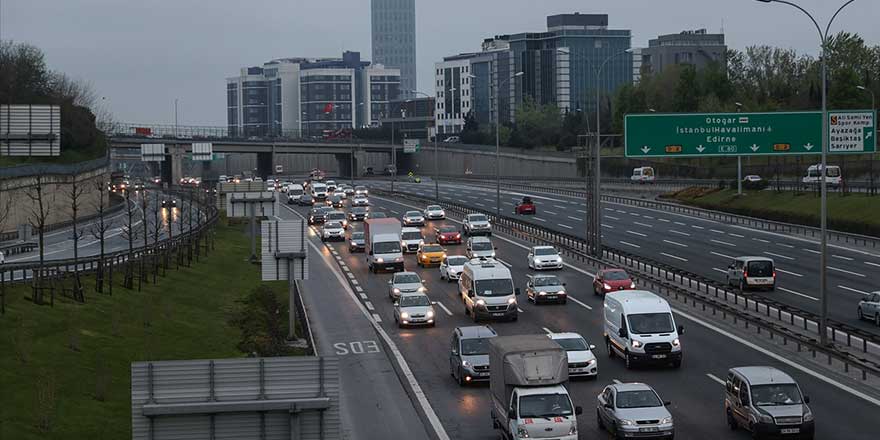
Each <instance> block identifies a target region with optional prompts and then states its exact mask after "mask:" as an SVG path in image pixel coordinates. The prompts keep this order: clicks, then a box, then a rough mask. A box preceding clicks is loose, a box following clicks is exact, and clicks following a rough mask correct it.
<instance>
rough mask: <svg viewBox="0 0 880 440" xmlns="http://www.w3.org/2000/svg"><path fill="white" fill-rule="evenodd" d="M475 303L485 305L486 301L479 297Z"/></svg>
mask: <svg viewBox="0 0 880 440" xmlns="http://www.w3.org/2000/svg"><path fill="white" fill-rule="evenodd" d="M476 304H477V305H478V306H485V305H486V301H483V300H481V299H478V300H477V303H476Z"/></svg>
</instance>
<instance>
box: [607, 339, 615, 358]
mask: <svg viewBox="0 0 880 440" xmlns="http://www.w3.org/2000/svg"><path fill="white" fill-rule="evenodd" d="M605 350H607V351H608V357H609V358H613V357H614V349H612V348H611V340H610V339H608V338H605Z"/></svg>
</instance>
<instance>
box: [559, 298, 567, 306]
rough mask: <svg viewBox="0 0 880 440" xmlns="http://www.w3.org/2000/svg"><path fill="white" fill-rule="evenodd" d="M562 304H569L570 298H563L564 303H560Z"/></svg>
mask: <svg viewBox="0 0 880 440" xmlns="http://www.w3.org/2000/svg"><path fill="white" fill-rule="evenodd" d="M560 303H561V304H562V305H565V304H567V303H568V298H562V301H560Z"/></svg>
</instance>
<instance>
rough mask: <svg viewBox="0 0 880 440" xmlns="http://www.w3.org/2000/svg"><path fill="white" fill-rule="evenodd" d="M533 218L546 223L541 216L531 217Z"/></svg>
mask: <svg viewBox="0 0 880 440" xmlns="http://www.w3.org/2000/svg"><path fill="white" fill-rule="evenodd" d="M533 218H534V219H535V220H537V221H539V222H544V223H547V220H544V219H542V218H541V217H533Z"/></svg>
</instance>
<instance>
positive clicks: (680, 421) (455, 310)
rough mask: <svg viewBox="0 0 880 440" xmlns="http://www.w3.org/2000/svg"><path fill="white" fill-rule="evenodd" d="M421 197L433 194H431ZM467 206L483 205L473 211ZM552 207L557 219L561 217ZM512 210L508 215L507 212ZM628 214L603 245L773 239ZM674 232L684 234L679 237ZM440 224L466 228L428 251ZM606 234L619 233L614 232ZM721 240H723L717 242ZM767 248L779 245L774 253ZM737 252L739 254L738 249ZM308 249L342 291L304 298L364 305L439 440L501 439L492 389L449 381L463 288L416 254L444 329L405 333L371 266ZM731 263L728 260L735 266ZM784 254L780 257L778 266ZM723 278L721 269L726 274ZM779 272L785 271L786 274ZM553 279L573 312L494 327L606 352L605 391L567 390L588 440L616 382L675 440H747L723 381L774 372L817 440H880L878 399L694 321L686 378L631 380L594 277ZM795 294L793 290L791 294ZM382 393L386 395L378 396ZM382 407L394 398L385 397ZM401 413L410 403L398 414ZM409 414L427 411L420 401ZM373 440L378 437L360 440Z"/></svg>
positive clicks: (334, 320) (637, 375)
mask: <svg viewBox="0 0 880 440" xmlns="http://www.w3.org/2000/svg"><path fill="white" fill-rule="evenodd" d="M458 188H459V187H456V186H444V192H446V191H449V192H450V193H451V194H452V196H454V197H457V198H458V199H459V200H473V201H474V205H476V206H479V203H482V204H483V205H485V206H487V207H488V206H491V205H490V201H489V200H487V199H489V198H492V197H493V195H490V194H488V193H485V192H484V191H481V190H478V189H475V188H467V189H462V190H461V192H460V193H459V194H458V195H456V192H455V191H458ZM425 189H426V190H427V188H425ZM471 196H475V197H477V198H476V199H470V197H471ZM513 196H515V194H507V197H506V200H505V201H507V202H509V201H511V200H510V199H511V198H512V197H513ZM492 200H494V199H492ZM539 201H540V203H541V205H543V209H542V212H541V213H540V214H539V215H538V216H536V217H535V219H534V221H539V222H540V221H541V220H537V219H538V218H541V219H543V221H545V222H547V223H550V221H551V219H554V218H555V217H553V214H549V215H548V214H547V213H546V210H551V211H555V210H558V211H560V212H561V211H562V210H563V209H567V210H573V211H574V212H577V210H578V209H582V208H580V207H578V206H573V205H574V204H572V203H566V202H565V201H564V199H557V198H554V199H549V198H548V199H539ZM371 203H372V209H373V210H381V211H384V212H386V213H387V214H388V215H389V216H393V217H398V218H399V217H400V216H401V215H402V214H403V213H404V212H405V211H407V210H412V209H420V208H423V206H415V205H413V204H412V203H410V202H403V201H396V200H391V199H382V198H379V197H375V196H373V197H371ZM554 205H558V206H559V207H556V208H555V209H554V207H553V206H554ZM505 206H507V207H508V208H512V207H511V206H508V205H505ZM560 207H561V208H560ZM621 210H622V211H625V213H617V212H616V211H615V214H618V215H615V217H618V218H621V219H623V218H625V217H623V216H624V215H627V216H630V212H635V213H636V214H639V217H638V218H636V216H630V217H634V218H633V219H627V221H626V222H624V221H623V220H621V223H619V224H616V225H612V226H614V230H617V229H618V227H619V228H620V229H621V231H620V232H619V233H618V235H610V234H609V235H606V240H615V241H620V240H623V241H628V242H631V243H632V244H634V245H640V246H642V245H641V244H639V243H637V242H636V241H639V240H634V239H630V240H627V238H630V237H628V236H627V235H633V234H629V233H627V232H626V230H632V231H633V232H640V231H641V230H640V229H636V228H635V226H633V225H636V223H635V222H639V223H644V224H651V227H645V228H647V229H650V230H652V231H656V230H660V229H665V230H670V229H675V230H679V229H680V231H679V232H685V233H688V234H691V235H690V236H685V235H682V236H681V237H683V238H680V239H679V240H674V239H671V240H673V241H677V242H680V243H681V244H687V245H688V247H687V248H685V247H682V246H677V247H682V249H690V248H691V247H694V248H696V247H697V246H696V245H695V244H696V241H697V240H698V238H689V237H696V236H697V234H694V233H693V232H695V231H700V229H699V228H692V227H691V226H694V225H696V226H702V227H704V228H705V232H704V233H703V234H704V235H700V237H713V238H715V239H717V240H719V241H729V240H731V238H730V237H733V238H737V239H739V240H744V239H751V238H755V237H757V238H761V239H767V238H766V237H763V236H757V235H754V234H750V233H746V232H744V231H739V230H733V229H729V228H728V229H729V230H725V229H723V228H722V227H717V225H713V226H709V225H703V224H700V223H697V222H696V220H688V221H687V222H685V221H683V220H681V219H679V218H675V217H672V216H668V215H664V216H661V215H660V214H659V213H647V215H648V216H651V217H654V218H653V219H651V218H647V219H646V218H644V215H645V214H646V212H640V211H634V210H631V209H629V208H622V209H621ZM306 212H307V211H306V209H305V208H299V207H296V208H291V207H285V208H283V209H282V210H281V217H282V218H285V219H299V218H301V216H302V215H305V213H306ZM557 215H559V214H557ZM565 217H567V216H565ZM565 217H561V218H565ZM571 217H572V219H569V220H561V219H560V220H554V221H555V222H556V223H558V224H559V225H566V226H569V227H571V228H572V229H574V228H576V227H577V225H578V223H577V220H575V218H576V214H575V215H572V216H571ZM659 218H665V219H667V220H669V224H668V225H666V224H665V223H666V222H662V221H659V220H658V219H659ZM645 220H647V221H645ZM651 220H654V222H650V221H651ZM675 222H680V223H684V224H683V225H681V224H677V223H675ZM654 223H656V224H654ZM438 224H452V225H455V226H459V225H458V224H457V222H455V221H454V220H446V221H442V222H432V223H430V224H429V225H428V226H427V227H425V228H424V234H425V236H426V237H427V239H428V240H431V238H432V237H433V233H432V232H431V231H432V227H433V226H435V225H438ZM581 224H582V223H581ZM661 225H664V226H661ZM636 226H637V225H636ZM354 227H355V228H358V227H359V226H357V225H355V226H354ZM560 227H563V226H560ZM686 228H689V229H686ZM710 228H711V229H718V230H719V231H721V230H724V231H725V234H728V232H733V233H735V234H739V235H742V236H743V237H735V236H725V237H721V233H716V232H713V231H711V230H710ZM624 229H626V230H624ZM609 231H611V230H610V229H609ZM651 234H653V233H651ZM708 234H713V235H708ZM714 234H717V237H716V236H715V235H714ZM645 235H646V237H641V236H637V235H636V236H635V237H636V238H637V239H641V243H644V242H646V241H649V240H650V239H649V237H650V236H651V235H649V234H648V233H646V234H645ZM653 240H657V241H660V240H662V239H659V238H654V239H653ZM780 240H782V238H780ZM493 241H494V243H495V245H496V246H497V247H498V250H497V252H498V258H499V259H500V260H501V261H502V262H503V263H504V264H506V265H508V266H509V267H510V269H511V273H512V274H513V277H514V282H515V283H516V285H517V286H519V287H523V286H524V284H525V279H526V275H527V274H529V273H530V272H531V271H530V270H529V269H528V267H527V264H526V254H527V246H528V245H527V244H526V243H523V242H519V241H517V240H515V239H512V238H509V237H505V236H503V235H496V236H495V237H494V238H493ZM768 241H769V239H768ZM661 242H662V241H661ZM759 243H761V242H759ZM771 243H773V242H772V241H771ZM734 244H739V242H737V243H734ZM762 244H768V243H762ZM692 245H694V246H692ZM799 245H800V246H803V247H804V248H806V247H807V244H804V243H800V244H799ZM312 246H313V248H314V249H315V250H320V253H321V254H322V256H323V257H324V258H323V259H322V260H321V263H322V264H318V265H315V266H313V269H312V277H313V278H315V279H318V280H331V281H332V280H334V279H335V280H337V281H338V284H336V285H334V286H333V287H335V288H332V287H331V288H327V285H326V284H324V285H322V287H320V289H321V290H314V291H308V290H307V291H306V293H305V294H304V295H305V296H306V297H307V298H308V297H309V296H313V297H314V296H319V297H320V298H321V301H325V302H326V301H331V302H336V303H338V305H339V307H341V308H345V307H348V306H350V305H351V304H350V303H352V302H357V303H358V307H360V308H362V309H363V310H366V312H365V313H366V314H367V315H369V316H371V319H372V320H374V321H375V322H377V323H378V326H379V329H380V331H381V333H383V334H387V335H389V336H390V340H391V341H392V342H393V344H394V347H396V348H397V349H399V353H400V355H401V356H402V358H403V359H402V361H403V362H405V363H406V365H407V366H408V367H409V369H410V370H411V371H412V373H413V377H412V379H413V380H415V381H417V383H418V385H419V386H420V389H421V390H422V391H423V392H424V394H423V396H424V397H425V398H426V400H427V404H428V405H429V407H430V410H431V411H432V412H434V413H436V415H437V417H438V420H439V422H440V424H441V425H442V428H443V430H444V431H445V432H446V433H447V435H448V436H449V438H454V439H495V438H497V433H496V432H494V431H493V430H492V424H491V420H490V418H489V406H490V397H489V391H488V388H487V387H485V386H473V387H466V388H460V387H459V386H458V384H457V383H456V382H455V381H454V380H453V379H452V377H451V376H450V369H449V351H450V347H449V343H450V338H451V335H452V330H453V329H454V328H455V327H457V326H469V325H473V321H472V320H471V319H470V318H469V317H468V316H466V315H464V313H463V306H462V303H461V300H460V299H459V296H458V290H457V286H456V284H454V283H447V282H444V281H442V280H440V276H439V271H438V270H437V269H436V268H426V269H419V268H417V267H416V264H415V259H414V256H413V255H412V254H410V255H408V256H406V260H407V261H406V264H407V269H408V270H412V271H415V272H417V273H418V274H419V275H420V276H421V278H422V279H423V280H424V281H425V283H426V285H427V287H428V295H429V296H430V298H431V299H432V301H436V302H437V312H438V315H439V318H438V323H437V326H436V327H435V328H415V329H398V328H397V327H396V325H395V323H394V320H393V312H392V304H391V301H390V300H389V298H388V293H387V282H388V280H389V277H390V275H389V274H371V273H369V271H368V270H367V268H366V264H365V258H364V255H363V254H352V253H350V252H349V251H348V248H347V246H346V244H345V243H332V244H328V245H327V246H326V247H324V245H323V244H321V243H320V241H319V240H318V239H317V238H316V237H314V236H313V237H312ZM672 246H676V245H670V247H664V246H662V245H657V246H656V248H657V249H662V250H663V251H664V252H667V253H670V254H671V255H676V256H678V257H680V258H686V259H689V258H692V259H693V260H690V259H689V262H690V261H693V263H694V264H695V265H701V266H707V265H710V263H709V261H710V260H709V257H702V256H699V255H698V252H699V251H698V250H694V251H692V252H695V253H694V254H693V255H691V254H688V253H686V252H682V251H681V250H677V251H675V252H676V253H672V252H668V250H669V249H673V248H672ZM722 246H723V245H722ZM639 249H648V246H647V245H644V247H641V248H639ZM785 249H787V251H785V252H787V253H788V254H791V255H799V254H794V253H793V252H791V250H792V249H796V248H785ZM447 251H448V254H449V255H455V254H464V246H455V245H453V246H447ZM719 253H725V252H719ZM732 254H733V253H730V255H732ZM782 254H783V253H780V255H782ZM710 255H711V254H710ZM759 255H760V253H759ZM795 258H796V257H795ZM726 260H727V258H726V257H724V258H721V257H719V260H713V261H719V262H722V263H717V264H723V262H726ZM795 261H796V260H795ZM853 261H855V260H853ZM872 261H873V260H872ZM334 262H335V264H334ZM717 264H716V263H714V262H713V263H711V265H713V266H717ZM780 265H781V264H780ZM781 266H782V265H781ZM721 267H724V266H723V265H722V266H721ZM782 267H783V268H785V266H782ZM789 267H791V271H795V270H799V269H797V268H796V267H795V266H789ZM556 275H558V276H559V277H560V278H562V279H563V281H565V282H566V283H567V285H568V286H569V288H568V291H569V295H570V299H572V301H569V302H568V304H567V305H548V306H543V305H542V306H535V305H533V304H531V303H528V302H527V301H525V300H524V299H521V300H520V303H519V307H520V308H521V309H522V313H521V315H520V319H519V320H518V321H517V322H515V323H494V324H492V325H493V327H494V328H495V329H496V330H497V331H498V333H499V334H502V335H517V334H534V333H545V332H548V331H554V332H557V331H574V332H579V333H580V334H582V335H583V336H584V337H585V338H587V339H588V340H589V341H590V342H591V343H593V344H595V345H597V346H598V347H599V348H597V349H596V352H597V353H596V354H597V356H598V358H599V377H598V379H597V380H594V381H589V380H588V381H574V382H572V383H571V384H570V389H571V392H572V395H573V399H574V401H575V404H576V405H580V406H583V407H584V409H585V411H584V415H583V416H581V417H579V418H578V423H579V430H580V436H581V438H594V437H598V438H607V434H605V433H602V432H601V431H599V430H598V427H597V424H596V417H595V404H596V395H597V394H598V393H599V392H600V391H601V389H602V387H603V386H604V385H606V384H608V383H611V382H613V381H623V382H628V381H641V382H646V383H649V384H651V385H652V386H654V387H655V389H657V391H658V392H659V393H660V394H661V396H662V397H663V398H664V399H666V400H670V401H672V405H671V407H670V411H671V412H672V414H673V416H674V417H675V425H676V431H677V433H676V434H677V438H683V439H702V438H718V439H743V438H747V434H745V433H743V432H731V431H730V430H729V429H728V428H727V427H726V425H725V419H724V413H723V407H722V398H723V393H722V391H723V389H722V384H721V380H722V379H723V378H724V377H725V375H726V372H727V370H728V369H729V368H730V367H734V366H743V365H772V366H776V367H777V368H780V369H782V370H784V371H787V372H789V373H790V374H792V375H793V376H794V377H795V378H796V379H797V380H798V381H799V383H800V385H801V387H802V388H803V389H804V391H805V393H806V394H808V395H810V396H811V397H812V402H813V403H812V405H811V406H812V408H813V412H814V413H815V415H816V420H817V436H816V438H819V439H825V438H827V439H832V438H847V439H860V438H865V439H867V438H873V437H875V436H876V433H877V432H878V429H880V422H878V421H877V420H876V418H872V417H871V416H872V415H873V414H876V413H877V411H878V410H880V399H877V398H876V396H875V397H870V396H869V397H867V398H866V396H864V395H863V396H857V395H856V393H853V392H852V390H850V391H847V390H846V389H844V388H842V387H841V385H842V384H840V383H839V382H836V381H835V380H834V379H829V378H826V377H825V376H826V375H825V374H824V373H823V372H821V371H812V370H810V367H809V365H806V366H805V365H798V364H799V362H798V361H797V360H796V359H792V360H786V359H785V358H784V357H783V356H779V355H778V354H776V353H774V352H773V350H771V349H766V348H761V346H759V345H755V344H749V343H748V342H747V341H744V340H743V338H741V337H740V338H738V337H737V336H736V335H735V334H731V333H728V331H726V330H724V329H723V328H720V327H718V326H714V325H712V323H711V322H709V321H707V318H705V317H701V316H695V315H691V314H689V313H686V312H682V311H680V310H676V314H677V316H676V319H677V321H678V322H679V323H681V324H684V326H685V328H686V333H685V335H684V336H683V338H682V339H683V342H682V343H683V347H684V353H685V355H684V363H683V365H682V367H681V368H680V369H677V370H672V369H665V368H644V369H634V370H627V369H626V368H625V367H624V365H623V363H622V362H621V361H620V360H619V359H609V358H608V357H607V356H606V353H605V349H604V348H603V344H602V319H601V310H602V300H601V299H600V298H599V297H595V296H594V295H592V293H591V290H590V286H591V281H592V273H590V272H589V271H588V270H586V269H584V268H582V267H578V266H573V265H572V266H567V267H566V268H565V269H563V270H562V271H559V272H556ZM348 280H353V281H348ZM351 285H354V286H355V287H356V288H357V292H353V291H351ZM793 289H794V286H793V287H792V290H793ZM346 292H348V293H346ZM521 298H523V297H521ZM308 302H309V301H308V300H307V303H308ZM309 308H310V310H311V311H312V313H313V315H312V316H311V319H312V320H313V321H315V322H318V323H320V324H318V325H319V326H322V327H329V328H337V329H339V328H342V327H346V325H342V324H341V321H340V316H339V314H338V313H335V312H334V311H333V309H332V308H331V309H329V310H328V309H327V308H326V307H325V308H323V309H319V308H317V307H315V306H313V305H311V304H309ZM343 315H344V314H343ZM342 319H345V318H342ZM346 322H347V321H346ZM349 333H351V332H349ZM350 337H351V338H354V340H357V341H360V340H363V339H365V338H371V337H375V336H369V335H368V334H365V333H362V332H360V333H358V334H357V335H355V336H350ZM318 339H319V346H320V345H321V344H322V342H323V343H324V344H325V345H326V342H327V340H326V336H325V340H324V341H321V338H320V337H319V338H318ZM331 342H334V344H333V346H336V344H337V343H342V345H341V347H343V348H345V347H349V346H350V345H346V342H345V341H342V342H337V341H335V340H331ZM348 344H350V343H348ZM379 350H380V352H381V351H386V349H384V348H382V347H381V346H380V348H379ZM335 354H337V355H342V356H354V357H357V356H366V355H367V353H364V354H361V355H357V354H355V353H352V350H350V349H346V350H343V351H342V352H336V353H335ZM373 354H381V353H373ZM384 354H386V355H387V357H388V358H393V357H394V356H395V353H384ZM371 368H372V366H371ZM380 379H381V380H385V379H386V378H384V377H380ZM380 385H381V383H376V384H374V388H376V387H379V386H380ZM356 390H357V392H359V393H362V392H370V391H368V390H364V389H363V386H362V385H361V386H359V387H356ZM376 392H379V390H377V391H376ZM382 395H383V396H386V394H385V393H384V391H383V394H382ZM391 398H393V399H397V400H395V401H394V402H392V403H389V404H390V405H391V407H389V408H388V409H389V410H390V411H396V410H398V409H399V408H398V406H400V405H403V407H404V408H402V409H400V410H402V411H407V412H406V413H407V414H410V412H409V408H408V407H407V405H408V404H407V403H406V401H408V397H407V396H405V395H396V396H395V395H392V396H391ZM366 400H369V399H366ZM401 402H404V403H403V404H402V403H401ZM413 404H414V405H419V404H420V401H417V402H416V403H413ZM363 410H364V411H367V412H369V413H370V414H372V413H373V412H375V409H374V408H364V409H363ZM389 417H391V415H389ZM394 423H399V418H398V417H397V416H394V417H393V418H389V419H388V424H389V425H390V424H394ZM385 429H387V428H385ZM358 437H359V436H357V435H355V436H354V438H358ZM367 437H370V436H369V435H366V436H364V438H367ZM412 438H414V437H412Z"/></svg>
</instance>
